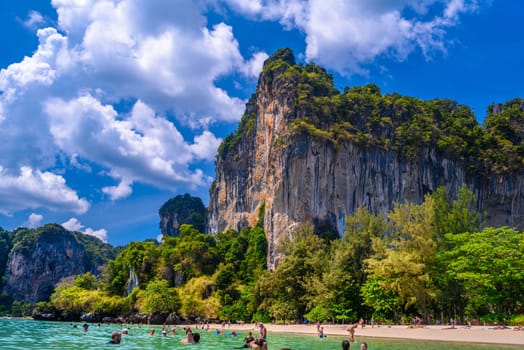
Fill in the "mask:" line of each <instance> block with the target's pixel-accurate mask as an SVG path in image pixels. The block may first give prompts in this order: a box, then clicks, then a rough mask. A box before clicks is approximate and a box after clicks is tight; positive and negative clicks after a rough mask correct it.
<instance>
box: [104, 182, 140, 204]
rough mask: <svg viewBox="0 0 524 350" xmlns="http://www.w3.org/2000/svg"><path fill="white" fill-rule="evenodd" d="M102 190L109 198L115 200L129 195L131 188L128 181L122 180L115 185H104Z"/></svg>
mask: <svg viewBox="0 0 524 350" xmlns="http://www.w3.org/2000/svg"><path fill="white" fill-rule="evenodd" d="M102 192H104V193H105V194H107V195H109V197H110V198H111V200H114V201H116V200H118V199H121V198H126V197H128V196H130V195H131V193H132V192H133V190H132V188H131V183H130V182H129V181H124V180H122V181H120V183H119V184H118V185H117V186H106V187H104V188H102Z"/></svg>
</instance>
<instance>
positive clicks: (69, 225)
mask: <svg viewBox="0 0 524 350" xmlns="http://www.w3.org/2000/svg"><path fill="white" fill-rule="evenodd" d="M61 225H62V227H63V228H65V229H66V230H69V231H76V232H81V233H83V234H86V235H89V236H93V237H96V238H98V239H100V240H101V241H102V242H104V243H107V230H106V229H103V228H102V229H99V230H93V229H92V228H91V227H86V228H85V229H84V225H83V224H82V223H81V222H80V221H78V219H77V218H70V219H69V220H67V221H66V222H64V223H62V224H61Z"/></svg>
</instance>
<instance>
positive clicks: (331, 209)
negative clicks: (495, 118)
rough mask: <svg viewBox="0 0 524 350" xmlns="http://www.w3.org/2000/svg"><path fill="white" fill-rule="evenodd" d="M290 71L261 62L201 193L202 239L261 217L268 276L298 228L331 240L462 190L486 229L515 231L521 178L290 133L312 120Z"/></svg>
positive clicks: (442, 157)
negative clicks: (360, 212) (428, 198)
mask: <svg viewBox="0 0 524 350" xmlns="http://www.w3.org/2000/svg"><path fill="white" fill-rule="evenodd" d="M294 65H295V61H294V57H293V54H292V53H291V52H290V51H289V50H279V51H278V52H277V53H276V54H275V55H274V56H272V57H271V58H269V59H268V61H266V63H265V66H264V70H263V72H262V73H261V76H260V80H259V83H258V86H257V91H256V93H255V94H254V95H253V97H252V98H251V99H250V101H249V102H248V104H247V105H246V111H245V115H244V117H243V119H242V121H241V123H240V125H239V127H238V129H237V131H236V132H235V133H234V134H233V135H230V136H229V137H228V138H226V139H225V140H224V142H223V144H222V145H221V147H220V149H219V155H218V157H217V161H216V178H215V181H214V183H213V185H212V187H211V189H210V203H209V207H208V231H209V232H210V233H216V232H222V231H224V230H226V229H228V228H233V229H237V230H240V229H241V228H243V227H246V226H254V224H255V223H256V222H257V220H258V211H259V210H260V209H261V208H263V209H264V214H265V216H264V229H265V232H266V235H267V239H268V242H269V247H268V264H269V266H273V265H274V263H275V259H276V258H277V252H276V244H277V243H278V242H279V241H280V240H281V239H282V237H284V236H286V235H287V234H288V233H289V232H291V231H292V230H293V229H294V228H295V227H296V226H297V224H298V223H302V222H309V223H312V224H313V225H314V226H315V228H316V230H317V231H331V232H336V233H338V234H339V235H341V234H342V233H343V231H344V227H345V219H346V216H347V215H348V214H351V213H354V212H355V211H356V209H358V208H359V207H366V208H368V209H369V210H370V211H371V212H374V213H379V212H382V213H385V212H387V211H388V210H390V209H391V208H392V207H393V203H394V202H405V201H409V202H414V203H421V202H422V201H423V198H424V196H425V195H426V194H428V193H431V192H432V191H434V190H436V189H437V188H438V187H439V186H445V187H446V189H447V191H448V194H449V196H450V197H451V198H455V197H456V194H457V193H458V190H459V188H460V186H461V185H462V184H466V185H467V186H468V187H469V188H470V189H471V190H472V191H473V193H474V194H475V195H476V196H477V199H478V209H479V211H480V212H482V213H486V217H485V219H486V220H487V222H488V223H489V224H492V225H497V226H500V225H509V226H514V227H518V228H523V227H524V183H523V177H522V176H516V175H515V174H498V175H495V174H492V175H491V176H487V177H486V176H480V175H479V174H476V173H475V171H476V170H475V169H473V170H472V167H471V166H468V165H467V164H466V163H465V162H464V161H463V159H461V158H460V157H454V156H449V155H447V154H445V152H440V151H439V150H437V147H436V146H432V145H431V144H430V145H425V146H423V147H420V149H417V150H416V151H417V156H416V157H406V154H405V152H404V153H403V152H402V151H400V150H399V149H398V148H397V149H395V148H393V147H390V148H388V147H384V146H383V145H379V146H373V144H372V143H369V142H368V143H362V142H356V141H353V140H351V139H348V140H345V141H343V142H333V141H329V140H326V139H323V138H322V137H319V135H320V136H322V134H321V133H318V134H319V135H315V134H314V133H312V132H302V133H300V132H298V133H297V132H294V133H290V130H292V129H293V125H294V124H293V123H294V121H295V120H298V119H300V118H304V117H305V116H308V115H310V114H311V113H313V112H314V111H315V108H314V106H313V107H312V106H311V105H310V106H308V105H305V104H304V102H303V99H302V100H301V96H300V91H299V89H297V81H296V80H293V78H290V76H292V75H291V74H289V71H290V70H289V67H293V66H294ZM286 67H287V68H286ZM311 103H313V102H312V101H311ZM312 111H313V112H312ZM357 122H359V121H358V120H356V121H355V122H354V124H356V123H357ZM365 123H366V121H363V124H365ZM400 123H401V122H399V124H400ZM325 129H326V130H327V129H329V126H327V127H326V128H325ZM386 131H387V130H386ZM386 131H378V132H377V133H379V134H380V133H386Z"/></svg>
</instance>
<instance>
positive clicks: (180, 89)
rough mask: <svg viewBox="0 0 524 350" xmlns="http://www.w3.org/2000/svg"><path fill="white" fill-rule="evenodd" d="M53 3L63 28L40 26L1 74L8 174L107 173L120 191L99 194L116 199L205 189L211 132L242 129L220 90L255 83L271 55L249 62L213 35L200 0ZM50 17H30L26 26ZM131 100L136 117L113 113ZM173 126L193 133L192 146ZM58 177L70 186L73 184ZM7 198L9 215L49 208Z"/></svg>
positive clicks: (236, 107) (231, 43)
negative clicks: (27, 50)
mask: <svg viewBox="0 0 524 350" xmlns="http://www.w3.org/2000/svg"><path fill="white" fill-rule="evenodd" d="M52 5H53V6H54V7H55V9H56V11H57V14H58V20H57V23H58V27H57V28H52V27H48V28H43V29H39V30H38V31H37V35H38V39H39V45H38V48H37V49H36V50H35V51H34V53H33V54H32V55H31V56H28V57H25V58H24V59H23V60H22V61H21V62H17V63H13V64H11V65H9V66H8V67H7V68H5V69H2V70H1V71H0V127H1V128H2V130H3V142H2V143H0V153H1V154H2V155H3V157H2V159H1V160H0V166H2V167H3V169H5V170H6V171H7V173H9V174H12V173H16V172H17V171H18V169H20V168H21V167H28V168H30V169H33V170H34V171H35V173H36V174H49V175H52V172H55V173H58V172H61V173H65V172H67V169H65V168H66V167H67V166H73V167H75V168H76V169H77V171H84V172H88V173H90V172H91V169H92V167H97V168H102V169H103V170H104V174H106V175H108V176H110V177H111V178H112V179H114V180H115V181H116V183H117V185H115V186H105V187H103V188H99V189H96V190H99V191H101V192H102V193H105V194H107V195H108V196H109V197H110V198H111V199H112V200H116V199H119V198H124V197H126V196H129V195H130V194H131V193H132V188H131V186H132V184H134V183H137V182H140V183H145V184H150V185H153V186H156V187H159V188H166V189H170V190H174V189H176V188H177V187H178V186H181V185H183V186H186V187H191V188H194V187H197V186H207V185H208V184H209V181H210V179H209V177H208V176H206V175H204V173H203V171H202V170H201V169H194V168H195V165H194V163H195V162H200V161H201V160H212V158H213V156H212V152H213V150H216V148H217V143H218V142H219V139H217V138H216V137H215V136H214V135H212V133H211V132H210V131H208V130H209V126H210V125H211V124H214V123H222V122H226V123H231V122H236V121H238V120H239V119H240V116H241V114H242V112H243V109H244V103H245V101H243V100H241V99H239V98H236V97H233V96H230V95H229V94H228V93H227V92H226V91H225V90H223V89H222V88H219V87H218V86H217V85H216V83H215V82H216V81H217V80H219V79H221V78H222V77H225V76H228V75H233V74H236V73H239V72H240V73H242V74H243V76H244V77H253V76H255V75H256V74H257V73H258V72H259V71H260V69H261V62H262V60H263V59H264V57H265V54H263V53H260V52H258V53H255V54H254V55H253V56H252V57H251V58H250V59H249V60H245V59H244V58H243V57H242V55H241V53H240V51H239V47H238V46H239V45H238V42H237V40H236V39H235V37H234V35H233V30H232V27H231V26H229V25H227V24H224V23H217V24H215V25H214V26H208V23H207V19H206V18H205V17H204V15H203V13H204V12H205V11H207V10H208V9H207V7H206V6H208V5H209V4H208V2H207V1H205V0H204V1H198V2H172V1H165V0H150V1H145V2H144V1H139V0H122V1H113V0H52ZM255 10H256V9H255ZM43 20H45V19H43V18H42V17H41V15H40V17H39V14H38V13H36V12H35V13H32V14H30V15H29V17H28V22H27V23H28V24H29V23H31V24H33V25H36V24H37V23H42V21H43ZM129 100H131V101H137V102H136V103H135V105H134V107H133V109H132V111H131V112H130V113H126V114H122V113H120V112H118V111H117V109H118V108H117V107H114V106H115V105H116V104H118V103H120V102H121V101H129ZM168 117H169V118H168ZM174 121H175V122H174ZM177 122H178V123H179V124H184V126H186V127H189V128H193V129H195V130H194V131H193V134H190V135H188V136H186V137H187V138H188V140H185V139H184V136H182V135H181V134H180V132H179V131H178V129H177V127H176V126H175V123H177ZM28 125H31V128H28V127H27V126H28ZM194 134H196V135H199V134H200V135H205V137H206V139H205V140H204V139H202V137H201V136H197V137H194ZM193 137H194V140H191V139H192V138H193ZM193 142H194V144H193ZM190 169H192V170H190ZM193 169H194V170H193ZM93 176H99V175H93ZM56 177H57V178H60V179H62V180H63V181H64V182H63V183H62V184H60V186H61V187H64V188H68V187H67V185H66V184H65V180H64V179H65V178H67V176H64V177H61V176H59V175H56ZM59 189H60V188H59ZM68 189H69V188H68ZM69 190H70V191H71V192H72V193H74V191H73V190H72V189H69ZM6 194H9V193H7V192H6ZM27 195H28V196H29V194H27ZM6 198H10V199H9V200H8V199H5V200H4V201H5V202H6V203H7V202H9V201H14V202H16V204H13V205H10V206H9V205H8V206H6V208H7V207H8V208H9V211H12V210H21V209H25V208H27V205H28V203H29V204H30V205H31V207H35V206H39V205H43V206H45V205H47V203H48V202H47V201H44V200H43V198H39V197H38V196H36V198H35V196H33V195H31V196H29V198H27V199H24V198H20V199H17V200H16V201H15V200H14V199H13V198H14V197H13V196H10V195H8V196H7V197H6ZM38 200H43V201H42V202H41V203H37V202H38ZM77 201H80V200H79V199H78V196H77ZM69 203H71V205H72V208H70V210H73V211H75V212H78V211H79V209H78V204H75V202H74V201H70V202H69ZM87 207H88V206H87V205H83V207H82V208H83V209H82V210H84V209H85V210H87ZM4 212H7V210H4Z"/></svg>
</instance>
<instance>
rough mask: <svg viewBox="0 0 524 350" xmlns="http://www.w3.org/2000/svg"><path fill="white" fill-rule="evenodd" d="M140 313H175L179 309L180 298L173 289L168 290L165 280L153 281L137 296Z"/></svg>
mask: <svg viewBox="0 0 524 350" xmlns="http://www.w3.org/2000/svg"><path fill="white" fill-rule="evenodd" d="M138 299H139V301H138V304H139V309H140V311H141V312H146V313H151V312H162V313H170V312H176V311H177V310H178V309H179V308H180V298H179V296H178V292H177V290H176V289H175V288H170V286H169V282H168V281H166V280H153V281H150V282H149V283H148V284H147V287H146V289H145V290H144V291H142V293H140V295H139V298H138Z"/></svg>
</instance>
